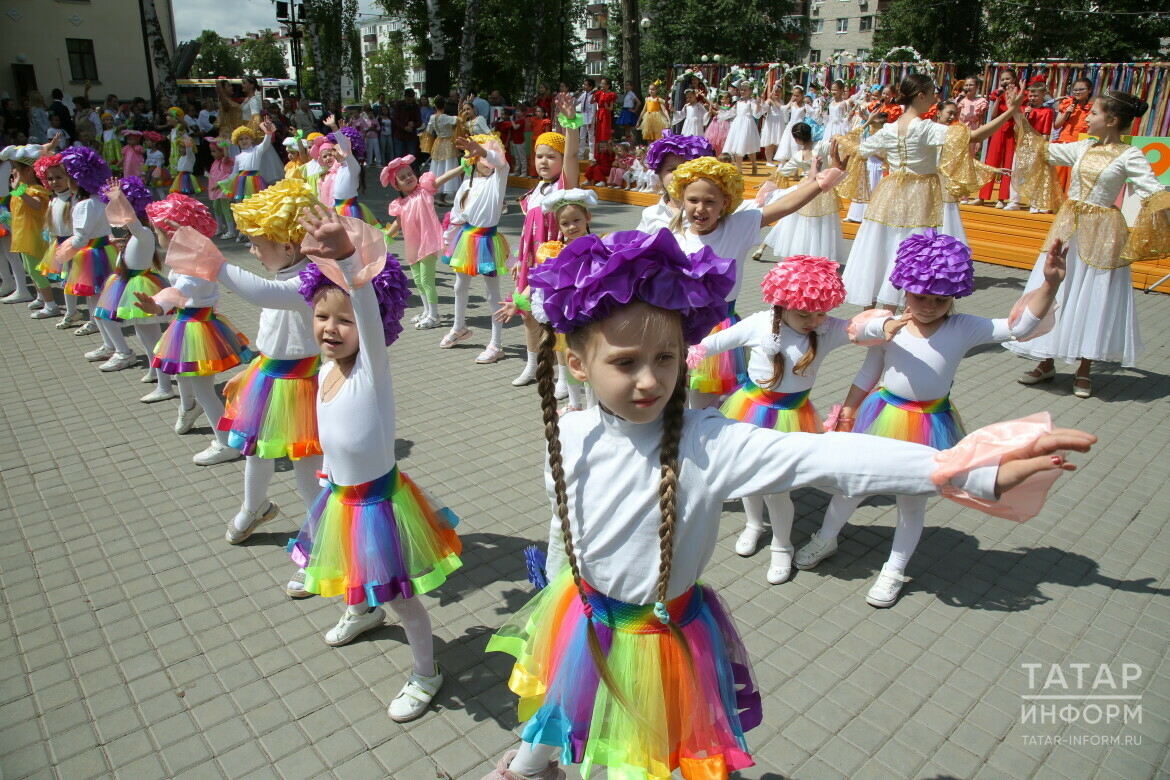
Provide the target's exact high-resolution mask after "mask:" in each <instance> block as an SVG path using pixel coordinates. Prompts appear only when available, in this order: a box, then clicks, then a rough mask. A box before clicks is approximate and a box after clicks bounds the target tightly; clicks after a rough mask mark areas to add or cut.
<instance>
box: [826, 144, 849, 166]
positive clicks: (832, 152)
mask: <svg viewBox="0 0 1170 780" xmlns="http://www.w3.org/2000/svg"><path fill="white" fill-rule="evenodd" d="M850 156H851V155H845V156H844V157H842V156H841V150H840V148H839V147H838V145H837V139H836V138H834V139H832V140H831V141H829V159H830V160H832V161H833V167H835V168H840V169H841V170H845V163H847V162H849V158H850Z"/></svg>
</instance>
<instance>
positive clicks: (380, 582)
mask: <svg viewBox="0 0 1170 780" xmlns="http://www.w3.org/2000/svg"><path fill="white" fill-rule="evenodd" d="M458 522H459V518H457V517H455V515H454V514H453V513H452V512H451V510H449V509H446V508H445V507H444V508H441V509H438V510H436V509H435V508H434V506H433V504H432V503H431V501H430V500H428V498H427V497H426V496H425V495H424V494H423V492H422V491H421V490H420V489H419V487H418V486H417V485H415V484H414V482H413V481H411V479H410V478H409V477H407V476H406V475H405V474H403V473H402V472H400V471H399V470H398V467H397V466H395V467H394V469H393V470H392V471H391V472H390V473H389V474H386V475H384V476H381V477H378V478H377V479H375V480H373V481H372V482H365V483H363V484H361V485H353V486H346V485H334V484H333V483H330V484H329V485H328V487H326V488H325V489H324V490H322V491H321V494H320V495H318V496H317V499H316V500H315V501H314V502H313V505H312V506H311V507H309V514H308V517H307V519H306V520H305V524H304V526H302V527H301V532H300V533H299V534H297V537H296V538H295V539H292V540H290V541H289V544H288V550H289V554H290V556H291V557H292V559H293V561H294V562H295V563H296V564H297V565H298V566H300V567H301V568H303V569H304V570H305V590H307V591H309V592H310V593H317V594H319V595H321V596H345V600H346V603H348V604H362V603H365V604H368V605H370V606H371V607H376V606H378V605H379V604H385V603H386V602H388V601H392V600H393V599H396V598H410V597H411V596H414V595H416V594H419V593H426V592H427V591H429V590H432V589H434V588H436V587H438V586H439V585H441V584H442V583H443V582H445V581H446V579H447V575H449V574H450V573H451V572H453V571H455V570H456V569H458V568H459V567H460V566H462V565H463V564H462V562H461V561H460V560H459V553H460V552H461V551H462V549H463V545H462V543H461V542H460V541H459V537H458V536H456V535H455V525H456V524H457V523H458Z"/></svg>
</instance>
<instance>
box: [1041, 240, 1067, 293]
mask: <svg viewBox="0 0 1170 780" xmlns="http://www.w3.org/2000/svg"><path fill="white" fill-rule="evenodd" d="M1067 257H1068V247H1067V246H1065V244H1064V242H1063V241H1061V240H1060V239H1059V238H1058V239H1056V240H1055V241H1054V242H1052V248H1051V249H1049V250H1048V257H1046V258H1045V259H1044V281H1046V282H1048V284H1049V285H1050V286H1052V287H1059V286H1060V283H1061V282H1063V281H1064V273H1065V267H1066V266H1065V258H1067Z"/></svg>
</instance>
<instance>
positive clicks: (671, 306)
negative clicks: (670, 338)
mask: <svg viewBox="0 0 1170 780" xmlns="http://www.w3.org/2000/svg"><path fill="white" fill-rule="evenodd" d="M528 282H529V284H530V285H532V290H533V293H534V295H533V305H532V309H533V314H534V315H535V316H536V317H537V319H538V320H540V321H542V322H545V321H547V322H549V323H550V324H551V325H552V326H553V327H554V328H555V329H556V330H558V331H561V332H563V333H568V332H570V331H573V330H576V329H577V328H580V327H583V326H585V325H588V324H589V323H591V322H597V321H599V320H602V319H605V318H606V317H608V316H609V315H610V314H612V313H613V312H614V311H615V310H617V309H619V308H620V307H622V306H625V305H627V304H630V303H635V302H639V301H641V302H643V303H648V304H650V305H651V306H657V307H659V308H662V309H667V310H669V311H677V312H679V313H680V314H681V315H682V319H683V335H684V336H685V337H686V342H687V344H698V343H699V341H700V340H702V338H703V337H704V336H706V335H707V334H708V333H709V332H710V330H711V328H713V327H715V325H716V324H717V323H719V321H720V320H722V319H724V318H725V317H726V316H727V295H728V294H729V293H730V292H731V288H732V287H733V286H734V284H735V261H734V260H730V259H726V258H722V257H719V256H717V255H716V254H715V252H714V251H712V249H711V248H710V247H706V246H705V247H703V248H702V249H701V250H699V251H698V252H696V253H695V254H693V255H690V256H688V255H687V254H686V253H685V252H683V250H682V248H681V247H680V246H679V245H678V241H677V240H675V238H674V236H673V235H672V234H671V232H670V231H669V230H667V229H666V228H662V229H661V230H659V231H658V232H657V233H654V234H652V235H647V234H646V233H641V232H639V231H637V230H626V231H622V232H620V233H611V234H610V235H608V236H606V237H605V238H598V237H597V236H596V235H586V236H582V237H581V238H578V239H576V240H574V241H573V243H571V244H569V245H568V246H566V247H565V248H564V249H562V250H561V253H560V254H559V255H557V256H556V257H554V258H550V259H548V260H546V261H545V262H544V263H543V264H542V265H541V266H539V267H538V268H536V269H535V270H533V271H532V272H531V273H530V274H529V276H528Z"/></svg>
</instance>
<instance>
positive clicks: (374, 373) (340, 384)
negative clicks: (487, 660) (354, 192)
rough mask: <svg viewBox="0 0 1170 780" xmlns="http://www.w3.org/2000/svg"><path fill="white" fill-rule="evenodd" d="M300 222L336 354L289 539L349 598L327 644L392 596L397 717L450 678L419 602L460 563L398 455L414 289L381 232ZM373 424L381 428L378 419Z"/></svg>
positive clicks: (365, 622) (326, 343) (326, 350)
mask: <svg viewBox="0 0 1170 780" xmlns="http://www.w3.org/2000/svg"><path fill="white" fill-rule="evenodd" d="M302 220H303V222H304V224H305V228H306V231H307V236H306V240H305V243H304V245H303V249H304V251H305V252H306V253H307V254H309V255H310V256H311V257H312V258H313V260H314V261H315V263H316V264H315V265H311V266H310V267H309V269H307V270H306V271H305V272H304V273H303V274H302V280H301V293H302V294H303V295H304V297H305V300H306V301H307V302H309V303H310V304H311V305H312V306H313V333H314V335H315V336H316V339H317V343H318V345H319V346H320V348H321V354H322V356H323V357H324V358H325V360H326V361H327V362H326V363H325V364H324V365H323V366H322V367H321V389H320V391H319V393H318V395H317V419H318V420H319V421H320V431H321V446H322V449H323V450H324V451H325V453H326V455H327V458H326V465H325V478H326V480H327V484H326V487H325V489H324V490H322V491H321V493H320V495H319V496H318V497H317V499H316V501H314V502H313V505H312V508H311V509H310V510H309V514H308V518H307V519H306V520H305V524H304V526H303V527H302V528H301V531H300V533H299V534H298V535H297V538H296V539H295V540H294V541H292V542H291V543H290V545H289V550H290V552H291V554H292V558H293V561H294V562H296V563H297V565H298V566H301V567H302V568H304V569H305V571H306V577H305V589H306V590H307V591H308V592H310V593H318V594H320V595H322V596H342V595H343V596H345V600H346V603H347V604H348V605H349V606H348V607H347V608H346V610H345V612H344V613H343V614H342V616H341V619H340V620H339V621H338V622H337V625H336V626H335V627H334V628H332V629H330V630H329V631H328V632H327V633H326V634H325V641H326V642H327V643H328V644H330V645H332V646H335V647H336V646H338V645H344V644H346V643H347V642H350V641H352V640H353V639H354V638H356V637H357V636H358V635H359V634H361V633H363V632H364V631H368V630H370V629H371V628H376V627H377V626H380V625H381V624H382V620H383V619H384V618H385V616H386V613H385V611H384V610H383V609H382V607H381V605H382V604H387V603H388V604H389V605H390V608H391V610H393V611H394V613H395V614H396V615H397V616H398V619H399V621H400V622H401V623H402V627H403V629H404V630H405V632H406V639H407V642H409V644H410V650H411V653H412V654H413V656H414V668H413V670H412V671H411V673H410V676H409V677H408V678H407V681H406V685H404V686H403V688H402V690H401V691H400V692H399V693H398V695H397V696H396V697H395V698H394V700H393V701H392V702H391V703H390V708H389V715H390V717H391V718H392V719H393V720H395V721H398V722H405V721H409V720H414V719H415V718H417V717H419V716H420V715H422V714H423V712H424V711H425V710H426V708H427V705H428V704H430V702H431V699H433V698H434V696H435V694H436V693H437V692H438V690H439V688H440V686H442V684H443V673H442V671H441V670H440V669H439V667H438V665H437V664H436V663H435V658H434V647H433V642H434V640H433V637H432V636H431V621H430V617H428V615H427V611H426V608H425V607H424V606H423V605H422V602H421V601H420V600H419V599H418V598H415V596H417V595H418V594H421V593H426V592H427V591H430V590H432V589H434V588H435V587H437V586H439V585H441V584H442V583H443V582H444V581H445V580H446V579H447V577H448V576H449V575H450V574H451V572H453V571H454V570H455V569H457V568H459V566H460V565H461V563H460V561H459V552H460V550H461V547H462V545H461V544H460V542H459V538H458V537H457V536H456V535H455V531H454V528H453V526H454V525H455V523H457V522H458V519H457V518H455V517H454V515H452V514H451V513H450V511H449V510H446V509H442V510H439V511H436V509H435V508H433V507H432V506H431V505H430V503H429V502H428V501H427V499H426V498H425V497H424V496H423V494H422V492H421V491H420V490H419V489H418V487H417V486H416V485H415V484H414V482H413V481H411V479H410V478H409V477H407V476H406V475H405V474H403V473H402V472H401V471H399V470H398V465H397V463H396V462H395V456H394V388H393V384H392V382H391V379H390V358H389V355H388V353H387V351H386V347H387V346H389V344H391V343H393V341H394V340H395V339H396V338H397V337H398V334H400V333H401V332H402V326H401V325H399V324H398V321H399V320H400V319H401V318H402V314H403V311H404V309H405V306H406V298H407V296H408V295H409V291H408V289H407V286H406V277H405V276H404V275H403V273H402V269H401V268H400V267H399V265H398V262H397V260H395V259H394V257H393V255H387V254H386V243H385V240H384V238H383V236H382V233H381V231H379V230H378V229H377V228H374V227H371V226H369V225H366V224H364V223H362V222H359V221H357V220H354V219H349V218H346V217H341V216H339V215H338V214H336V213H335V212H331V211H328V210H326V209H324V208H317V209H316V210H313V211H311V212H307V213H306V214H305V215H304V216H303V217H302ZM371 421H374V422H376V424H371Z"/></svg>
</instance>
